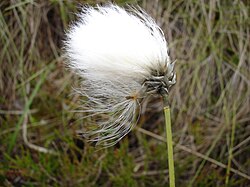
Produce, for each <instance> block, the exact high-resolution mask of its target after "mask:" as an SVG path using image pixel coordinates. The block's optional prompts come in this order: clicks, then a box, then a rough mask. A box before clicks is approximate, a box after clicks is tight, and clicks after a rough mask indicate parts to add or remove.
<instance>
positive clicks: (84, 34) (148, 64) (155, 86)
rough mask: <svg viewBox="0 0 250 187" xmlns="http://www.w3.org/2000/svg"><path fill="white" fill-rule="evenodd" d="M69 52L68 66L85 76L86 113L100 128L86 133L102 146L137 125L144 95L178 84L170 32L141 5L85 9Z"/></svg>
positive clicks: (73, 28)
mask: <svg viewBox="0 0 250 187" xmlns="http://www.w3.org/2000/svg"><path fill="white" fill-rule="evenodd" d="M65 50H66V56H67V58H68V66H69V67H70V68H71V69H72V70H73V71H74V72H76V73H77V74H78V75H79V76H81V77H82V86H81V89H79V93H80V94H82V95H83V96H85V97H87V98H88V101H87V103H85V104H84V107H83V108H84V110H83V112H84V113H85V114H86V117H93V116H94V118H93V120H94V121H93V123H94V124H95V126H96V128H95V129H91V130H90V129H88V127H86V128H84V129H83V132H82V133H83V135H84V136H86V137H88V138H89V140H91V141H96V142H97V143H98V144H103V145H105V146H111V145H113V144H115V143H117V142H118V141H119V140H120V139H121V138H122V137H124V136H125V135H126V134H127V133H128V132H129V131H130V130H131V129H132V127H133V126H134V125H135V124H136V122H137V120H138V117H139V112H140V103H141V101H142V100H143V98H145V97H146V96H148V95H149V94H154V93H159V94H162V93H168V89H169V88H170V87H171V85H173V84H174V83H175V74H174V73H173V67H174V65H173V64H171V63H170V59H169V56H168V48H167V43H166V40H165V37H164V34H163V32H162V30H161V29H160V28H159V26H158V25H157V24H156V23H155V21H154V20H153V19H152V18H151V17H150V16H149V15H147V14H146V13H145V12H144V11H143V10H141V9H139V8H135V7H128V8H127V9H123V8H120V7H118V6H116V5H113V4H109V5H106V6H97V7H95V8H93V7H84V8H82V13H80V14H78V21H76V22H75V23H73V24H72V25H71V27H70V29H69V31H68V32H67V37H66V40H65ZM97 116H99V117H97Z"/></svg>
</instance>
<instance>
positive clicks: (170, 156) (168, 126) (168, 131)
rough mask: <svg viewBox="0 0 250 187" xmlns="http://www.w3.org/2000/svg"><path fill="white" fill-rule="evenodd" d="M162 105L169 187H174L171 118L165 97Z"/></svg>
mask: <svg viewBox="0 0 250 187" xmlns="http://www.w3.org/2000/svg"><path fill="white" fill-rule="evenodd" d="M163 103H164V115H165V125H166V136H167V150H168V169H169V186H170V187H175V175H174V156H173V155H174V154H173V142H172V130H171V118H170V107H169V104H168V99H167V96H163Z"/></svg>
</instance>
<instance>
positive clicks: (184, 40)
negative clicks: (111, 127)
mask: <svg viewBox="0 0 250 187" xmlns="http://www.w3.org/2000/svg"><path fill="white" fill-rule="evenodd" d="M79 2H80V1H73V2H71V1H57V0H54V1H35V2H33V1H31V0H30V1H29V0H27V1H15V0H10V1H1V2H0V10H1V11H0V51H1V53H0V185H5V186H12V185H14V186H16V185H21V184H23V185H25V186H35V185H38V186H42V185H44V186H164V185H166V184H167V183H168V179H167V177H166V176H167V175H166V173H167V170H166V169H167V156H166V151H165V149H166V148H165V144H164V143H162V142H161V141H159V140H161V138H162V137H163V136H165V135H164V132H165V131H164V125H163V114H162V108H161V104H160V102H158V101H160V100H159V98H152V99H151V100H150V101H148V102H147V104H148V105H147V107H146V103H145V108H144V110H143V115H142V117H141V120H140V124H139V125H138V126H139V127H142V128H144V129H146V130H149V131H150V132H153V133H155V134H158V136H155V134H153V135H152V134H149V135H150V136H148V132H147V131H141V130H138V129H137V130H135V131H133V132H131V133H130V134H129V136H127V137H126V138H125V139H124V140H122V141H121V143H119V145H117V146H115V147H112V148H109V149H104V150H101V151H98V152H96V151H95V149H94V148H93V147H92V146H91V145H89V144H87V143H86V142H85V141H82V140H79V139H77V138H76V136H75V135H74V130H75V129H77V126H78V125H81V124H87V123H88V121H86V120H85V121H82V120H78V118H79V116H80V114H75V113H72V112H70V110H72V109H75V108H77V107H78V101H79V99H83V98H79V96H78V95H71V90H72V89H71V87H72V85H74V84H76V82H77V81H76V80H77V78H76V77H73V76H72V75H71V73H70V72H69V71H67V70H65V67H64V62H63V58H62V50H61V47H62V46H61V43H62V39H63V37H64V29H66V28H67V25H68V24H69V23H70V22H71V21H72V20H74V14H73V12H76V11H77V8H76V6H77V4H78V3H79ZM99 2H100V1H99ZM89 3H93V4H94V3H95V2H93V1H89ZM120 3H121V4H122V3H124V2H123V1H120ZM139 4H141V5H142V7H143V8H145V9H146V11H147V12H149V13H150V14H151V15H152V16H153V17H154V18H155V19H156V20H157V22H158V23H159V25H160V26H161V27H162V28H163V30H164V33H165V34H166V38H167V41H168V42H169V46H170V54H171V58H172V59H177V65H176V71H177V79H178V80H177V84H176V85H175V87H174V88H173V90H171V95H170V100H171V101H172V102H171V108H172V114H173V116H172V123H173V124H174V125H173V134H174V141H175V143H176V146H175V153H174V155H175V163H176V174H177V179H176V181H177V186H188V185H189V186H247V184H249V181H250V180H249V175H250V171H249V168H250V167H249V164H250V159H249V153H250V151H249V150H250V146H249V141H250V138H249V137H250V125H249V124H250V117H249V116H250V107H249V106H250V60H249V59H250V42H249V41H250V15H249V12H250V4H249V2H248V1H236V0H235V1H223V0H221V1H215V0H211V1H205V0H200V1H198V0H187V1H186V0H185V1H184V0H180V1H172V0H169V1H160V0H156V1H149V0H143V1H140V2H139ZM25 117H27V126H28V138H29V140H30V141H31V142H32V143H34V144H37V145H41V146H43V147H48V148H50V149H52V148H53V149H57V150H58V151H59V152H60V155H59V156H53V155H50V154H41V153H38V152H37V151H34V150H32V149H29V148H27V147H26V146H25V145H24V142H23V138H22V136H21V134H22V133H21V130H20V128H21V126H22V124H23V122H25ZM159 136H160V138H159ZM157 137H158V138H157ZM182 146H183V147H182ZM244 174H245V175H244ZM247 178H248V179H247Z"/></svg>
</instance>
